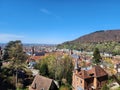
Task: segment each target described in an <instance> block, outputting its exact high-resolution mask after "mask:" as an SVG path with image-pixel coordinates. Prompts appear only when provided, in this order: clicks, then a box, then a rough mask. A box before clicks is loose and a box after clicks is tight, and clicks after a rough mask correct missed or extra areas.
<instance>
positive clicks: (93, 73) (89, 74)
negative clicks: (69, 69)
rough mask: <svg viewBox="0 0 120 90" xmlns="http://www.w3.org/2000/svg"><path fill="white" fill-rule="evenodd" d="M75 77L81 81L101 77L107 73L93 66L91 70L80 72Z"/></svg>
mask: <svg viewBox="0 0 120 90" xmlns="http://www.w3.org/2000/svg"><path fill="white" fill-rule="evenodd" d="M76 75H77V76H78V77H80V78H82V79H86V78H91V77H102V76H105V75H107V73H106V72H105V71H104V69H102V68H101V67H100V66H94V67H93V68H92V69H90V70H87V71H86V70H81V71H80V72H78V73H77V74H76Z"/></svg>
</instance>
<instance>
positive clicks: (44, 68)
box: [40, 63, 49, 76]
mask: <svg viewBox="0 0 120 90" xmlns="http://www.w3.org/2000/svg"><path fill="white" fill-rule="evenodd" d="M40 74H41V75H43V76H49V71H48V65H47V63H43V64H42V65H41V67H40Z"/></svg>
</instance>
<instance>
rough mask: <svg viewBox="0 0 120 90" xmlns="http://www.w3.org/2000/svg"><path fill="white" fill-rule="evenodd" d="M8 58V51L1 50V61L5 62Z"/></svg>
mask: <svg viewBox="0 0 120 90" xmlns="http://www.w3.org/2000/svg"><path fill="white" fill-rule="evenodd" d="M8 58H9V54H8V51H7V50H6V49H4V50H3V54H2V58H1V59H2V60H7V59H8Z"/></svg>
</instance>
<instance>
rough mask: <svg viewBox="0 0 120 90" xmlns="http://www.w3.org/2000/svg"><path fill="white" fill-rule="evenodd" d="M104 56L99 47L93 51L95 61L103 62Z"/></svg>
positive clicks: (96, 62)
mask: <svg viewBox="0 0 120 90" xmlns="http://www.w3.org/2000/svg"><path fill="white" fill-rule="evenodd" d="M101 59H102V57H101V56H100V52H99V49H98V48H95V50H94V52H93V63H94V64H99V63H100V62H101Z"/></svg>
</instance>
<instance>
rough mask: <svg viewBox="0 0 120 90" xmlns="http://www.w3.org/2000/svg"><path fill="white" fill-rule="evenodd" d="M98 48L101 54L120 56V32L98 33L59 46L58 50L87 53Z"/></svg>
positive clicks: (102, 31)
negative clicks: (75, 50)
mask: <svg viewBox="0 0 120 90" xmlns="http://www.w3.org/2000/svg"><path fill="white" fill-rule="evenodd" d="M96 47H97V48H99V49H100V51H101V52H108V53H113V54H120V30H107V31H104V30H101V31H96V32H93V33H90V34H87V35H84V36H81V37H79V38H77V39H75V40H73V41H68V42H64V43H63V44H60V45H58V48H68V49H77V50H85V51H93V50H94V49H95V48H96Z"/></svg>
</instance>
